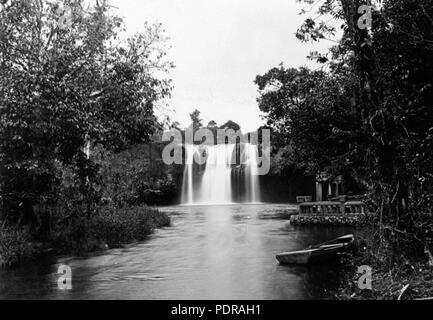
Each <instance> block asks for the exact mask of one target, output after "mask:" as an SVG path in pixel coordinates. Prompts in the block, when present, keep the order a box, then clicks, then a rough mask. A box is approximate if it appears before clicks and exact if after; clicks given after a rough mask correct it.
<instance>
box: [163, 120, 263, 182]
mask: <svg viewBox="0 0 433 320" xmlns="http://www.w3.org/2000/svg"><path fill="white" fill-rule="evenodd" d="M215 132H216V137H215ZM260 133H261V135H260V137H261V139H259V132H258V131H257V132H252V133H248V134H242V132H241V131H240V130H239V131H234V130H232V129H228V130H227V129H218V130H216V131H212V130H211V129H208V128H201V129H199V130H196V131H194V130H193V128H191V127H190V128H187V129H186V130H185V132H184V133H183V132H181V131H180V130H178V129H171V130H170V131H166V132H164V134H163V136H162V141H164V142H170V143H169V144H168V145H167V146H165V148H164V150H163V152H162V159H163V161H164V163H165V164H166V165H172V164H184V163H183V161H184V159H185V161H186V162H187V164H191V163H192V162H195V163H197V164H199V165H203V164H205V163H208V160H209V161H211V160H210V159H208V152H207V150H208V148H209V147H212V146H215V145H222V144H231V145H235V144H239V145H240V148H243V147H244V146H245V145H249V146H250V147H253V148H254V154H255V157H256V158H257V159H256V160H257V161H256V163H257V168H254V170H253V174H254V175H266V174H268V172H269V169H270V162H271V161H270V159H271V154H270V153H271V148H270V147H271V146H270V139H271V133H270V130H269V129H262V130H260ZM192 145H194V146H195V147H196V148H197V149H198V150H200V152H197V153H194V154H193V155H192V156H186V157H184V150H185V149H188V148H187V146H192ZM259 147H260V148H259ZM259 149H260V151H261V152H259ZM228 158H229V161H228V162H229V163H227V164H228V165H237V164H248V161H249V160H248V159H249V158H247V157H244V158H241V159H240V163H238V162H237V159H236V157H228Z"/></svg>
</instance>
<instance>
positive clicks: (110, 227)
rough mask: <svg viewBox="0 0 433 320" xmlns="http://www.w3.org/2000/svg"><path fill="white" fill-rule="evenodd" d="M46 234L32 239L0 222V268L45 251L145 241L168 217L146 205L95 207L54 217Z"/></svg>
mask: <svg viewBox="0 0 433 320" xmlns="http://www.w3.org/2000/svg"><path fill="white" fill-rule="evenodd" d="M52 224H53V227H52V230H51V232H50V235H49V236H48V237H47V239H46V240H44V241H42V242H41V241H35V240H34V238H33V237H32V236H31V235H30V233H29V232H28V231H26V230H23V229H20V228H18V227H10V226H6V225H5V224H1V225H0V268H5V267H11V266H14V265H16V264H18V263H20V262H22V261H25V260H28V259H30V258H31V257H33V256H35V255H38V254H40V253H43V252H46V251H53V252H54V253H56V254H75V255H80V254H85V253H88V252H91V251H96V250H103V249H108V248H117V247H120V246H122V245H125V244H129V243H132V242H136V241H143V240H145V239H146V238H147V237H148V236H149V235H150V234H151V233H152V232H153V231H154V230H155V229H156V228H161V227H165V226H169V225H170V218H169V217H168V216H167V215H166V214H165V213H164V212H160V211H159V210H157V209H153V208H149V207H147V206H136V207H124V208H116V207H113V206H103V207H98V208H96V209H95V210H94V212H93V213H92V214H91V215H90V216H87V215H86V216H82V215H78V216H77V215H69V216H68V215H67V216H66V217H65V216H62V217H58V218H57V219H56V220H55V221H54V222H53V223H52Z"/></svg>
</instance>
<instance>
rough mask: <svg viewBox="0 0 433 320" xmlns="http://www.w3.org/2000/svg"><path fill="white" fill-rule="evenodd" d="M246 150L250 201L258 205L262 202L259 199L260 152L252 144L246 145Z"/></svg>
mask: <svg viewBox="0 0 433 320" xmlns="http://www.w3.org/2000/svg"><path fill="white" fill-rule="evenodd" d="M244 149H246V150H245V152H244V153H245V161H244V163H245V164H246V165H247V170H248V171H249V172H248V175H247V177H248V179H247V180H249V181H248V182H249V190H250V199H251V202H253V203H257V202H260V198H259V193H258V189H259V181H258V175H257V171H258V162H257V159H258V156H259V154H258V153H259V152H258V150H257V146H255V145H252V144H249V143H247V144H245V145H244Z"/></svg>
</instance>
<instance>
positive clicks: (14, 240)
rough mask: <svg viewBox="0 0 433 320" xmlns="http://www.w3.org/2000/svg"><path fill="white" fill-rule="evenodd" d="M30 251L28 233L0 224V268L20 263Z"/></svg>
mask: <svg viewBox="0 0 433 320" xmlns="http://www.w3.org/2000/svg"><path fill="white" fill-rule="evenodd" d="M31 251H32V249H31V246H30V245H29V234H28V232H26V231H24V230H23V229H20V228H18V227H11V226H8V225H6V224H5V223H0V268H2V267H9V266H12V265H14V264H16V263H18V262H20V261H22V260H23V259H24V258H26V257H27V256H29V255H30V254H31Z"/></svg>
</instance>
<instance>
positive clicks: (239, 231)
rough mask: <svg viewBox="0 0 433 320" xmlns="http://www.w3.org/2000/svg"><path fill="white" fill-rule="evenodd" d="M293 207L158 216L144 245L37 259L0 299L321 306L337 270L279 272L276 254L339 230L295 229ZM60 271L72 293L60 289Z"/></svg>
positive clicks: (9, 281)
mask: <svg viewBox="0 0 433 320" xmlns="http://www.w3.org/2000/svg"><path fill="white" fill-rule="evenodd" d="M294 209H295V206H293V205H286V204H285V205H282V204H281V205H276V204H257V205H226V206H174V207H165V208H161V210H162V211H165V212H167V213H168V214H169V215H170V216H171V218H172V226H171V227H167V228H163V229H159V230H157V231H156V232H155V233H154V234H153V235H152V236H150V237H149V239H148V240H147V241H144V242H141V243H135V244H132V245H128V246H126V247H124V248H121V249H112V250H106V251H102V252H98V253H93V254H91V255H87V256H85V257H53V256H47V257H41V258H40V259H38V260H37V261H34V262H32V263H27V264H25V265H22V266H20V267H18V268H14V269H12V270H2V271H0V299H259V300H260V299H312V298H314V299H321V298H327V297H328V292H329V291H332V289H335V287H336V286H337V285H338V283H339V281H340V280H341V270H340V267H339V265H338V264H334V265H324V266H314V267H287V266H280V265H278V262H277V261H276V260H275V254H277V253H279V252H283V251H288V250H295V249H300V248H304V247H306V246H308V245H310V244H314V243H318V242H323V241H326V240H329V239H330V238H333V237H337V236H341V235H343V234H345V233H348V232H350V231H352V230H350V229H344V228H327V227H326V228H325V227H316V228H295V227H293V226H291V225H290V224H289V222H288V220H289V218H288V217H289V214H290V212H293V210H294ZM59 265H67V266H69V267H71V270H72V290H68V291H62V290H59V289H58V286H57V280H58V278H59V277H60V275H58V274H57V271H58V267H59Z"/></svg>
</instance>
